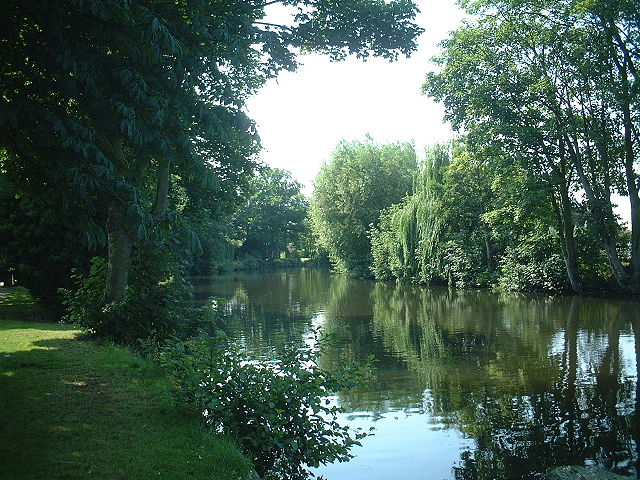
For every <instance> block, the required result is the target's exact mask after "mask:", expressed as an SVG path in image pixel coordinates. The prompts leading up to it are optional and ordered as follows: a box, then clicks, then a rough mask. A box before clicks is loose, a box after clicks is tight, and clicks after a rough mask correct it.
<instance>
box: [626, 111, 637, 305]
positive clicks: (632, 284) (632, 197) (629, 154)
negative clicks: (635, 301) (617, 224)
mask: <svg viewBox="0 0 640 480" xmlns="http://www.w3.org/2000/svg"><path fill="white" fill-rule="evenodd" d="M623 118H624V143H625V162H624V164H625V165H624V166H625V169H624V170H625V178H626V181H627V191H628V193H629V203H630V206H631V267H632V272H631V278H630V279H629V288H630V290H631V293H634V294H640V198H639V197H638V184H637V183H636V182H637V180H638V179H637V176H636V173H635V171H634V169H633V160H634V151H633V136H632V129H633V124H632V123H631V122H632V121H631V111H630V107H629V105H628V104H626V103H625V104H624V105H623Z"/></svg>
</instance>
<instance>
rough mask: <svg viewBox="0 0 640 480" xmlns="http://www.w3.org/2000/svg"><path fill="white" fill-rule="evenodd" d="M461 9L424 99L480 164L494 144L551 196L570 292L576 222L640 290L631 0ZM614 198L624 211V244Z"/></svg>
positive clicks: (577, 281) (626, 285)
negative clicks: (627, 220) (627, 212)
mask: <svg viewBox="0 0 640 480" xmlns="http://www.w3.org/2000/svg"><path fill="white" fill-rule="evenodd" d="M466 7H467V11H468V13H469V14H470V17H469V19H468V20H467V21H466V22H465V24H464V25H463V26H462V27H460V28H459V29H458V30H456V31H454V32H452V34H451V35H450V37H449V38H448V39H447V40H445V41H444V42H443V44H442V46H443V53H442V54H441V56H440V57H438V58H437V59H436V63H437V64H438V65H439V67H440V69H439V71H436V72H432V73H430V74H429V75H428V77H427V82H426V84H425V86H424V89H425V92H426V93H427V94H429V95H430V96H432V97H433V98H435V99H436V100H440V101H443V102H444V104H445V108H446V118H447V119H448V120H450V121H451V122H452V124H453V126H454V127H455V128H458V129H463V130H464V131H465V132H466V133H467V134H468V137H469V140H470V142H471V144H473V145H474V148H477V151H483V153H482V155H483V157H484V158H486V159H487V161H490V158H491V156H494V155H495V151H496V149H499V150H501V151H503V152H509V154H510V155H511V157H512V159H513V160H514V161H517V162H519V163H520V164H521V165H523V166H524V167H525V168H526V169H527V170H528V171H529V173H530V174H531V176H532V177H533V178H535V179H536V180H537V182H538V183H539V185H540V188H544V189H547V190H548V191H549V192H550V201H551V203H552V204H553V208H554V209H555V211H556V213H557V215H556V216H557V221H556V224H557V229H558V235H559V238H560V240H561V245H562V250H563V256H564V260H565V265H566V270H567V275H568V277H569V279H570V280H571V284H572V286H573V288H574V290H576V291H578V292H580V291H582V290H583V285H582V283H583V282H582V279H581V277H582V275H583V272H581V271H580V269H579V267H578V259H577V255H578V250H579V245H576V240H575V229H576V227H577V226H578V225H577V224H576V220H575V219H576V217H577V216H582V217H583V218H584V219H585V220H586V222H587V223H588V225H589V226H590V228H591V229H592V231H593V232H594V233H595V234H596V235H597V238H599V241H600V243H601V245H602V248H603V249H604V250H605V252H606V254H607V257H608V259H609V263H610V266H611V271H612V273H613V275H614V277H615V278H616V280H617V282H618V284H619V285H620V287H621V288H622V289H624V290H626V291H629V292H634V293H638V292H640V255H639V254H640V250H639V248H640V199H639V197H638V172H637V155H638V150H639V147H640V142H639V140H638V136H637V134H636V133H634V132H637V129H638V126H637V123H638V114H639V110H638V98H639V97H638V93H639V90H638V87H639V85H640V84H639V83H638V74H637V64H638V61H639V60H640V51H639V50H638V40H639V38H640V37H639V35H640V29H639V28H638V26H639V25H638V20H639V18H640V10H639V7H638V5H637V3H636V2H628V1H619V2H605V1H591V2H584V1H575V0H566V1H561V2H555V1H554V2H552V1H542V2H539V1H536V2H533V1H525V2H520V1H518V2H515V1H511V0H504V1H503V0H500V1H497V2H495V1H483V0H481V1H477V2H473V3H468V4H466ZM616 193H617V194H620V195H623V196H625V197H627V198H628V201H629V204H630V208H631V225H630V227H631V242H630V245H629V246H628V247H627V246H625V245H624V244H623V243H621V241H620V239H621V235H622V234H623V229H622V228H621V226H620V223H619V222H618V219H617V218H616V215H615V213H614V209H613V200H612V196H613V195H614V194H616ZM627 256H628V257H629V258H630V266H629V268H627V265H626V258H625V257H627Z"/></svg>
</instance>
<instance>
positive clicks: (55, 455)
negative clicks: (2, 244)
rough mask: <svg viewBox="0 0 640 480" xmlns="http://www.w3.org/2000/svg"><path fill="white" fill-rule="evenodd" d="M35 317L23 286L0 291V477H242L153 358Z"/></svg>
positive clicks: (228, 450) (230, 446)
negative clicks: (182, 405)
mask: <svg viewBox="0 0 640 480" xmlns="http://www.w3.org/2000/svg"><path fill="white" fill-rule="evenodd" d="M41 315H42V312H41V310H39V309H38V307H37V306H35V305H34V304H33V303H32V302H31V301H30V299H29V296H28V294H26V293H25V292H24V291H20V290H18V291H16V290H12V291H9V290H4V291H3V292H2V296H0V465H2V477H3V478H5V479H12V480H17V479H39V478H47V479H58V478H64V479H87V478H94V479H105V480H107V479H108V480H115V479H146V478H154V479H157V478H162V479H185V478H189V479H216V480H239V479H243V478H251V472H252V465H251V462H250V461H249V460H248V459H247V458H246V457H245V456H244V455H243V454H242V453H241V451H240V450H239V448H238V447H237V446H236V445H235V444H234V443H233V442H232V441H231V440H229V439H228V438H226V437H224V436H221V435H218V434H215V433H213V432H211V431H210V430H207V429H205V428H204V427H203V425H202V423H201V422H200V421H199V420H198V419H197V418H194V417H193V416H191V415H189V414H188V413H187V412H185V411H182V410H180V409H179V408H178V407H176V406H175V403H174V401H173V399H172V394H171V390H172V388H173V384H172V381H171V380H170V378H169V377H168V376H167V375H166V374H165V373H164V372H163V371H162V370H161V368H160V367H159V366H158V365H156V364H155V363H154V362H152V361H149V360H146V359H143V358H140V357H138V356H136V355H134V354H133V353H132V352H131V351H130V350H129V349H128V348H125V347H120V346H116V345H113V344H110V343H99V342H96V341H92V340H89V339H87V338H83V337H82V336H81V334H80V332H79V331H78V330H77V329H75V328H73V327H70V326H66V325H60V324H56V323H42V322H38V321H34V320H32V318H34V317H35V318H40V316H41Z"/></svg>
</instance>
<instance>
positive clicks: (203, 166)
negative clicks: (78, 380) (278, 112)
mask: <svg viewBox="0 0 640 480" xmlns="http://www.w3.org/2000/svg"><path fill="white" fill-rule="evenodd" d="M274 3H281V4H282V5H284V6H285V7H286V8H287V9H288V11H289V12H290V13H291V16H290V18H289V22H288V23H287V24H282V25H275V24H272V23H269V21H268V20H267V19H266V18H265V12H266V9H267V8H268V7H269V6H270V5H271V4H274ZM416 11H417V9H416V7H415V5H414V4H413V3H412V2H411V1H408V0H394V1H391V2H384V1H380V0H349V1H345V2H339V3H336V2H334V1H330V0H300V1H298V0H296V1H291V0H283V1H282V2H264V1H262V0H225V1H222V2H211V1H208V0H195V1H193V0H189V1H186V0H177V1H175V2H164V1H155V0H153V1H142V0H127V1H122V0H53V1H49V2H45V3H42V4H38V3H34V2H17V1H16V2H10V3H9V4H8V5H6V6H5V10H4V12H3V22H2V27H1V28H2V36H0V61H1V62H2V65H3V67H2V70H1V73H0V75H1V80H0V89H1V93H2V94H1V95H0V148H2V149H4V151H5V153H4V154H3V156H2V160H1V161H2V164H1V165H0V169H1V170H2V174H3V175H6V177H7V180H8V181H9V182H10V183H11V184H12V185H13V187H12V188H15V189H16V190H17V192H18V193H17V194H19V195H21V196H23V197H27V196H32V197H36V196H37V197H38V199H39V201H40V202H42V203H46V204H49V205H50V206H51V208H54V209H57V211H58V212H59V221H60V223H62V224H66V225H67V226H68V228H71V226H75V227H77V228H79V229H80V230H83V231H86V238H85V240H84V241H85V242H86V245H87V246H88V247H89V248H99V247H100V246H104V247H105V248H106V255H107V257H108V268H107V281H106V286H105V292H104V298H103V302H104V303H105V304H108V303H110V302H116V303H118V302H122V301H124V300H125V299H126V292H127V285H128V283H129V279H128V276H129V270H130V265H131V258H132V251H133V250H135V248H136V245H137V244H138V243H140V242H143V241H144V240H145V239H146V238H148V235H149V233H150V232H151V231H154V230H157V229H158V228H162V225H165V224H167V222H168V221H170V220H172V218H173V217H175V213H176V212H177V211H181V212H183V213H185V212H188V211H189V208H186V209H182V210H180V208H176V207H177V205H176V203H175V202H176V201H180V202H182V203H181V204H180V205H182V206H185V205H187V204H188V203H189V202H192V203H193V202H196V203H202V202H201V199H199V198H193V196H194V195H196V194H201V193H202V188H204V189H205V190H206V191H207V193H206V195H208V196H210V197H211V200H210V202H209V206H211V204H214V206H213V207H212V208H213V209H214V210H217V211H218V212H219V211H221V210H223V209H220V208H218V207H215V204H216V202H217V203H225V202H226V203H230V204H232V203H234V202H235V198H236V197H237V196H238V195H237V194H238V188H240V187H242V185H243V184H244V183H245V182H246V181H247V180H248V178H249V177H250V176H251V172H252V170H253V168H254V166H255V158H256V153H257V151H258V148H259V142H258V137H257V134H256V131H255V127H254V125H253V123H252V122H251V120H250V119H249V118H247V116H246V115H245V114H244V112H243V110H242V108H243V105H244V102H245V100H246V99H247V98H248V97H249V96H250V95H251V94H252V93H254V92H255V91H256V89H257V88H259V87H260V86H261V85H262V84H263V83H264V81H265V80H266V79H267V78H270V77H273V76H275V75H277V73H278V72H279V71H281V70H283V69H286V70H293V69H295V67H296V65H297V57H298V55H299V54H300V53H301V52H323V53H327V54H329V55H330V56H331V57H332V58H333V59H341V58H343V57H344V56H345V55H350V54H353V55H357V56H359V57H362V58H366V57H368V56H380V57H384V58H388V59H390V60H393V59H395V58H397V57H398V56H399V55H409V54H410V53H411V52H412V51H413V50H415V48H416V41H415V39H416V36H417V35H418V34H419V33H420V32H421V29H420V28H419V27H417V25H416V24H415V23H414V17H415V14H416ZM197 184H200V185H201V186H202V188H201V187H199V186H198V185H197ZM176 190H178V191H180V192H181V198H177V197H176V196H175V195H173V194H172V192H174V191H176ZM172 195H173V197H172ZM185 202H186V203H185ZM70 211H74V212H76V214H74V215H73V216H70V215H68V212H70Z"/></svg>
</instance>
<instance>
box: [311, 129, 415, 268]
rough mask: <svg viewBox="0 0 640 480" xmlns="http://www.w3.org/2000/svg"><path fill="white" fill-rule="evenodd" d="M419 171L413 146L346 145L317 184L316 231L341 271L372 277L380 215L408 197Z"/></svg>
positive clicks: (313, 204)
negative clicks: (372, 235) (371, 233)
mask: <svg viewBox="0 0 640 480" xmlns="http://www.w3.org/2000/svg"><path fill="white" fill-rule="evenodd" d="M416 170H417V160H416V153H415V150H414V148H413V145H411V144H408V143H396V144H387V145H378V144H376V143H374V142H373V141H372V140H371V139H368V140H367V141H365V142H359V141H354V142H346V141H343V142H341V143H340V144H338V146H337V147H336V149H335V150H334V152H333V153H332V155H331V160H330V161H328V162H327V163H325V164H324V165H323V166H322V168H321V169H320V172H319V173H318V176H317V177H316V180H315V187H314V191H313V199H312V202H311V216H312V225H313V230H314V232H315V234H316V235H317V237H318V238H319V241H320V243H321V244H322V245H323V246H324V248H326V249H327V251H328V252H329V256H330V258H331V260H332V262H333V263H334V265H335V266H336V268H337V269H338V270H339V271H342V272H344V273H347V274H349V275H353V276H369V275H370V271H369V267H370V265H371V260H372V259H371V243H370V239H369V236H368V232H369V230H370V229H371V227H372V226H375V225H377V224H378V221H379V217H380V212H381V211H382V210H384V209H385V208H387V207H389V206H390V205H392V204H394V203H398V202H399V201H400V200H402V198H403V197H404V196H405V195H406V194H407V193H409V192H410V190H411V184H412V181H413V175H414V173H415V172H416Z"/></svg>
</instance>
